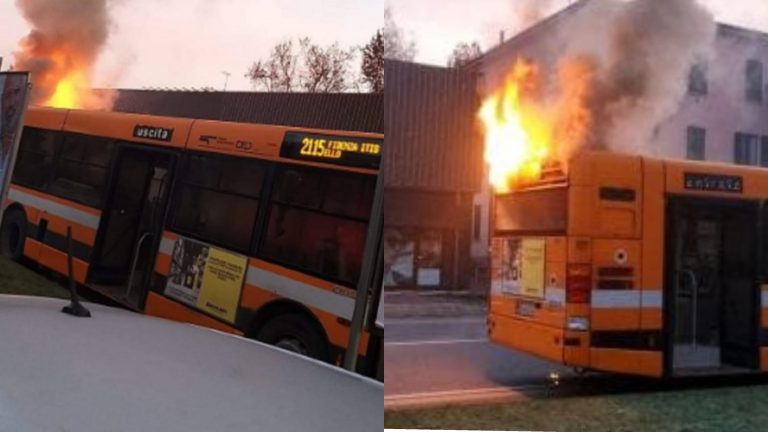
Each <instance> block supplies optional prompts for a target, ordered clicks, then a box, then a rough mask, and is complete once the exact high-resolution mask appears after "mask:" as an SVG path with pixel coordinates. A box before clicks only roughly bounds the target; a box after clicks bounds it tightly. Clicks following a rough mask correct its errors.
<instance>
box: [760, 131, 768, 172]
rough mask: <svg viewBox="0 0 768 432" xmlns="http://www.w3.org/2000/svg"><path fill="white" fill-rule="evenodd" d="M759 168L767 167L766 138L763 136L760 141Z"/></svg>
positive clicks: (767, 142) (767, 144)
mask: <svg viewBox="0 0 768 432" xmlns="http://www.w3.org/2000/svg"><path fill="white" fill-rule="evenodd" d="M760 166H761V167H768V136H763V137H762V139H761V141H760Z"/></svg>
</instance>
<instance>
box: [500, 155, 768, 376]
mask: <svg viewBox="0 0 768 432" xmlns="http://www.w3.org/2000/svg"><path fill="white" fill-rule="evenodd" d="M766 203H768V170H766V169H760V168H753V167H745V166H736V165H726V164H716V163H705V162H693V161H682V160H660V159H654V158H649V157H642V156H631V155H620V154H612V153H607V152H584V153H583V154H580V155H578V156H577V157H575V158H574V159H573V160H572V161H571V162H570V163H569V165H568V167H567V173H566V172H565V171H564V170H562V169H560V168H558V167H551V168H550V169H543V170H542V171H541V173H540V175H539V178H538V179H537V180H535V181H531V182H528V183H525V184H521V185H519V187H517V188H515V189H514V190H513V191H512V192H511V193H507V194H498V195H496V196H495V197H494V202H493V213H492V227H493V238H492V240H491V241H492V245H491V257H492V263H491V266H492V282H491V285H492V286H491V293H490V299H489V315H488V334H489V337H490V340H491V341H492V342H494V343H496V344H500V345H504V346H507V347H511V348H515V349H518V350H521V351H524V352H527V353H531V354H535V355H537V356H540V357H543V358H546V359H549V360H552V361H554V362H558V363H562V364H565V365H570V366H573V367H575V368H578V369H582V370H599V371H611V372H619V373H627V374H636V375H645V376H652V377H669V376H684V375H691V374H722V373H729V372H743V371H760V370H768V309H766V307H768V265H766V264H768V263H766V262H765V260H766V259H768V249H767V248H766V246H768V231H766V230H767V229H768V206H766Z"/></svg>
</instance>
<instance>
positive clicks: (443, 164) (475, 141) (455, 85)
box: [384, 60, 483, 191]
mask: <svg viewBox="0 0 768 432" xmlns="http://www.w3.org/2000/svg"><path fill="white" fill-rule="evenodd" d="M384 74H385V76H386V77H387V78H386V80H387V85H386V86H385V88H384V93H385V98H386V101H387V103H386V106H385V111H384V123H385V132H384V134H385V137H386V147H385V151H384V179H385V185H387V186H389V187H402V188H410V189H419V190H424V191H476V190H478V189H479V187H480V184H481V181H482V178H483V161H482V152H483V145H482V143H481V141H480V135H479V131H478V130H477V129H476V126H475V125H476V122H475V119H476V116H477V110H478V107H479V98H478V95H477V93H476V83H477V75H476V74H475V72H474V71H472V70H466V69H458V68H443V67H436V66H426V65H421V64H416V63H408V62H401V61H396V60H385V62H384Z"/></svg>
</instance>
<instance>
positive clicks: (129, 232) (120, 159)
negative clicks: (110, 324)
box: [89, 144, 176, 309]
mask: <svg viewBox="0 0 768 432" xmlns="http://www.w3.org/2000/svg"><path fill="white" fill-rule="evenodd" d="M175 159H176V158H175V155H174V154H173V153H172V152H169V151H167V150H164V149H149V148H144V147H140V146H135V145H132V144H124V145H121V146H120V147H119V148H118V151H117V155H116V158H115V162H114V164H113V169H112V170H111V174H110V176H111V178H110V187H109V194H108V197H109V198H108V200H107V203H106V207H105V210H104V214H103V218H102V222H101V225H100V227H99V233H98V236H97V238H99V239H100V240H99V242H98V243H97V244H96V247H95V249H94V255H93V261H92V263H91V266H90V269H89V272H90V274H89V282H91V284H92V286H93V285H95V286H94V287H95V288H97V289H98V290H99V291H100V292H102V293H104V294H106V295H108V296H110V297H113V298H116V299H118V300H119V301H120V302H121V303H124V304H126V305H127V306H130V307H132V308H134V309H140V308H141V306H142V304H143V301H144V296H145V294H146V292H145V291H146V286H147V283H146V282H147V278H148V276H149V275H150V274H151V272H152V266H153V258H154V256H155V251H156V250H157V245H158V244H159V241H160V230H161V229H162V223H163V217H164V212H165V209H166V207H167V206H166V202H167V200H168V197H169V190H170V183H171V181H170V180H171V178H172V173H173V168H174V166H175Z"/></svg>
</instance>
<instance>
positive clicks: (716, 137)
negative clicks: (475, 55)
mask: <svg viewBox="0 0 768 432" xmlns="http://www.w3.org/2000/svg"><path fill="white" fill-rule="evenodd" d="M591 3H593V2H592V1H591V0H580V1H578V2H575V3H573V4H572V5H570V6H568V7H566V8H565V9H563V10H562V11H560V12H558V13H556V14H554V15H552V16H550V17H549V18H547V19H545V20H542V21H541V22H539V23H537V24H536V25H534V26H532V27H530V28H528V29H527V30H525V31H523V32H521V33H519V34H517V35H515V36H514V37H512V38H511V39H509V40H507V41H503V42H502V43H500V44H499V45H497V46H496V47H494V48H492V49H491V50H489V51H488V52H486V53H485V54H484V55H483V56H482V57H481V58H480V59H478V60H477V61H475V62H473V63H472V64H471V65H469V67H470V68H472V69H473V70H475V71H476V72H477V73H478V75H479V76H480V77H481V78H480V85H479V86H478V91H479V93H480V94H481V95H484V94H487V93H488V92H489V91H491V90H493V89H494V88H496V87H497V86H498V85H500V84H501V83H502V80H503V79H504V76H505V75H506V74H507V73H508V71H509V70H510V68H511V67H512V65H513V64H514V62H515V61H516V60H517V59H518V58H525V59H530V60H533V61H535V62H536V63H537V64H539V65H542V66H543V67H545V68H547V67H549V68H551V67H552V66H553V65H554V64H556V62H557V61H558V60H559V57H558V54H559V52H560V47H561V46H562V44H563V41H564V40H566V39H568V38H569V35H568V34H567V32H569V31H572V30H573V29H574V28H582V27H583V25H581V24H578V23H576V24H575V22H576V20H580V19H582V18H584V16H585V14H591V13H595V12H596V11H595V10H594V9H592V8H590V7H587V6H589V5H590V4H591ZM580 25H581V27H579V26H580ZM712 53H713V55H712V58H711V60H710V61H708V62H704V61H702V62H701V63H700V64H697V65H695V66H694V67H693V68H692V69H691V71H690V72H691V73H690V75H689V77H688V78H689V79H688V83H687V84H688V89H687V95H686V96H685V97H684V98H683V100H682V102H681V104H680V106H679V109H678V111H677V112H676V113H675V114H674V115H672V116H671V117H670V118H668V119H667V120H666V121H664V122H662V124H660V125H659V126H658V128H657V129H656V131H655V133H654V135H655V136H654V144H655V145H654V148H653V151H654V154H655V155H657V156H661V157H672V158H688V159H702V160H712V161H719V162H730V163H739V164H749V165H762V166H767V167H768V70H766V67H767V66H768V34H766V33H762V32H759V31H754V30H749V29H744V28H739V27H734V26H731V25H726V24H716V33H715V38H714V46H713V50H712ZM659 67H664V65H663V64H660V65H659ZM681 85H685V83H681Z"/></svg>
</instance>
